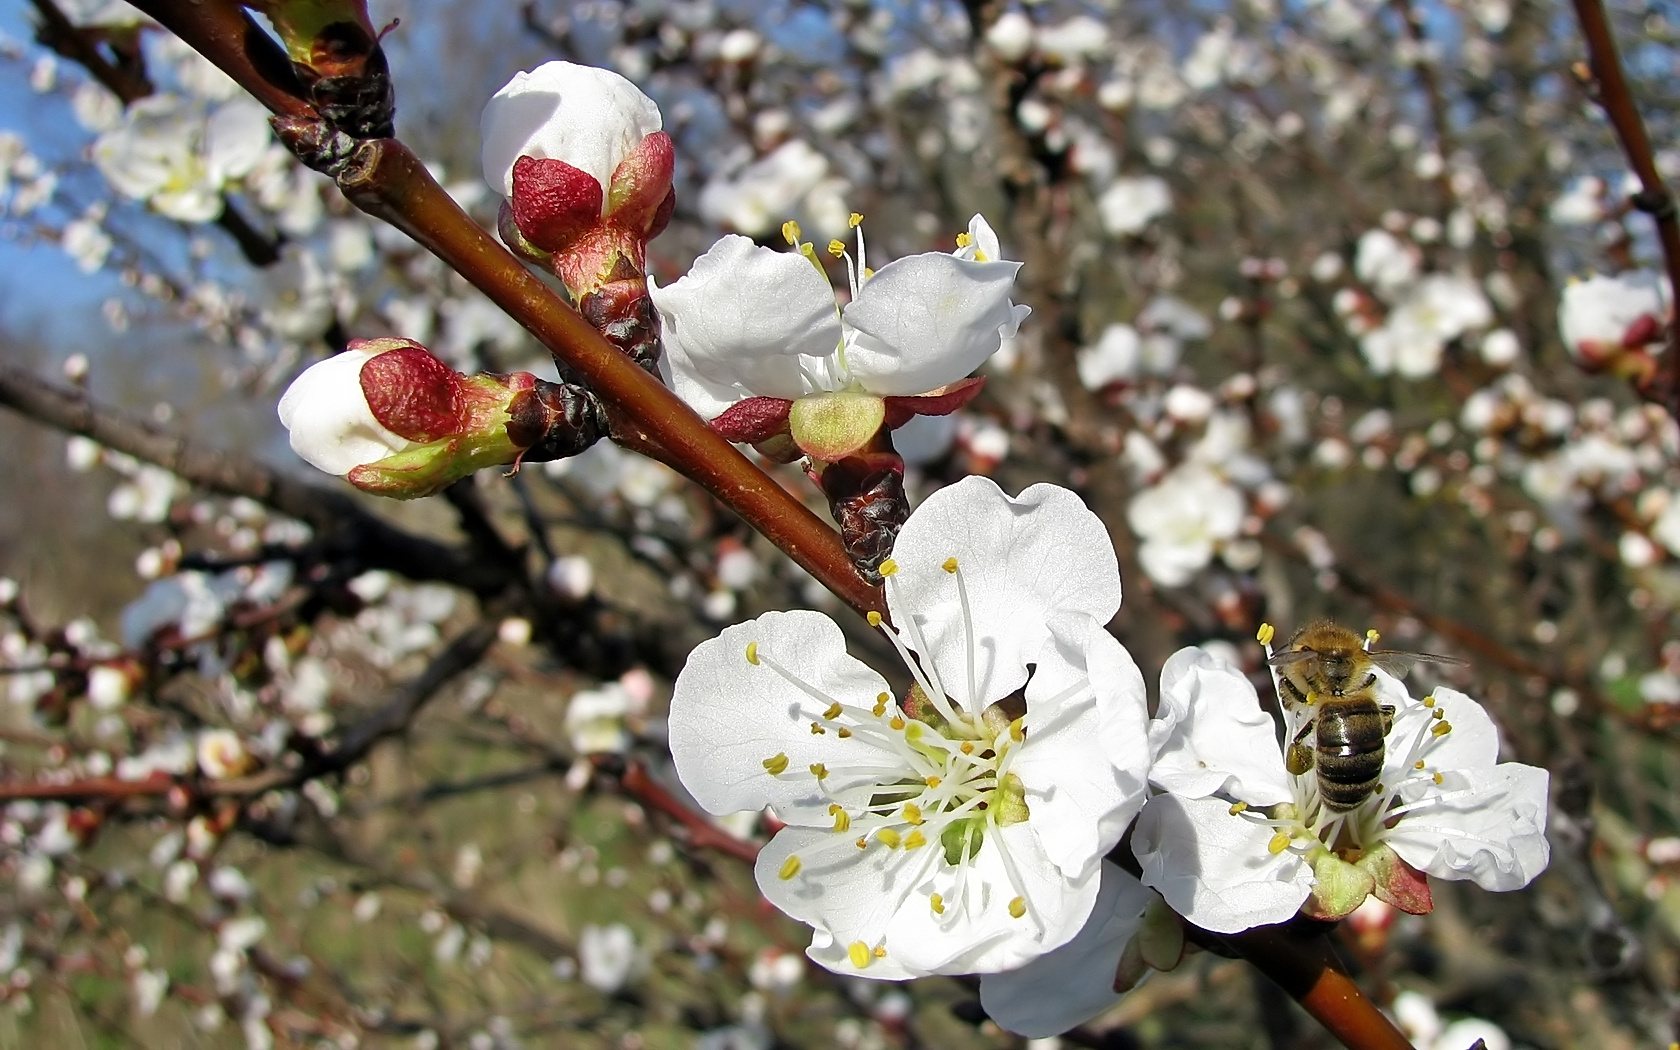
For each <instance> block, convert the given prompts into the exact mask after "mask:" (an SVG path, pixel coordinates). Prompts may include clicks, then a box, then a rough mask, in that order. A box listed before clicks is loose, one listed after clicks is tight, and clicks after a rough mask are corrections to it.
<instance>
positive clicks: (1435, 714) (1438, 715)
mask: <svg viewBox="0 0 1680 1050" xmlns="http://www.w3.org/2000/svg"><path fill="white" fill-rule="evenodd" d="M1429 717H1430V718H1433V719H1434V720H1435V721H1437V722H1439V721H1440V720H1441V719H1443V718H1445V717H1447V710H1446V708H1444V707H1437V708H1436V709H1435V710H1433V711H1431V712H1429Z"/></svg>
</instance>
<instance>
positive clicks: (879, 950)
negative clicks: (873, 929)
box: [869, 944, 887, 959]
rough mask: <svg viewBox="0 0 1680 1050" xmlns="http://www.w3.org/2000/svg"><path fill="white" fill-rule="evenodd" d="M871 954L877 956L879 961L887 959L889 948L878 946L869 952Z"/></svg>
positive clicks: (882, 945)
mask: <svg viewBox="0 0 1680 1050" xmlns="http://www.w3.org/2000/svg"><path fill="white" fill-rule="evenodd" d="M869 954H871V955H873V956H875V958H877V959H885V958H886V957H887V946H886V945H884V944H877V945H876V946H875V947H873V948H871V949H870V950H869Z"/></svg>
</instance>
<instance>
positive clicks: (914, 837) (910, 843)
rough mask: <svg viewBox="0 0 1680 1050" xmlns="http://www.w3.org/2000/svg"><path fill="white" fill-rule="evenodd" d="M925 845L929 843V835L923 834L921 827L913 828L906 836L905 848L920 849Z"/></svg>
mask: <svg viewBox="0 0 1680 1050" xmlns="http://www.w3.org/2000/svg"><path fill="white" fill-rule="evenodd" d="M925 845H927V836H926V835H923V834H922V832H921V830H920V829H915V830H912V831H911V832H910V834H908V835H906V836H904V848H905V849H920V848H921V847H923V846H925Z"/></svg>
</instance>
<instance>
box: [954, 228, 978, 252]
mask: <svg viewBox="0 0 1680 1050" xmlns="http://www.w3.org/2000/svg"><path fill="white" fill-rule="evenodd" d="M973 243H974V234H972V233H969V232H968V231H967V230H964V231H963V232H961V233H959V234H957V247H958V248H967V247H968V246H969V245H971V244H973Z"/></svg>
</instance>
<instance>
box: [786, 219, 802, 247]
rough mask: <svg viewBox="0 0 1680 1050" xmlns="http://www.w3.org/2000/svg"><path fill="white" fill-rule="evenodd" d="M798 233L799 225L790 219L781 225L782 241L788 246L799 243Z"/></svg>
mask: <svg viewBox="0 0 1680 1050" xmlns="http://www.w3.org/2000/svg"><path fill="white" fill-rule="evenodd" d="M799 233H800V231H799V224H798V223H797V222H794V221H793V220H792V219H789V220H788V221H787V222H784V223H782V239H783V240H785V241H787V242H788V243H789V244H798V243H799Z"/></svg>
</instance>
